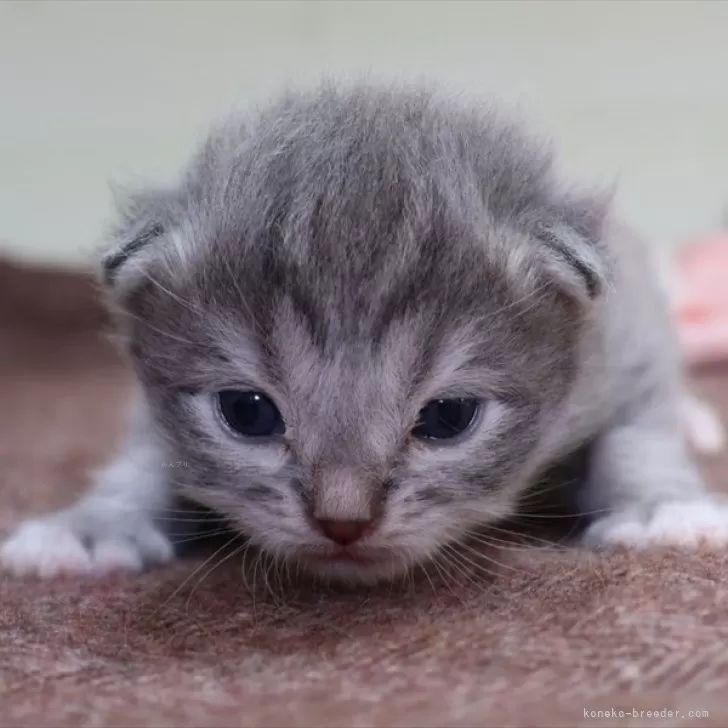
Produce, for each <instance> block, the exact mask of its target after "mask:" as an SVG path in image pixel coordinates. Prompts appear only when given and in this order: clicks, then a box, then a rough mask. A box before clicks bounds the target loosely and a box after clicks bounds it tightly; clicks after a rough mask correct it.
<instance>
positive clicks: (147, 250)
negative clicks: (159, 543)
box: [104, 86, 702, 579]
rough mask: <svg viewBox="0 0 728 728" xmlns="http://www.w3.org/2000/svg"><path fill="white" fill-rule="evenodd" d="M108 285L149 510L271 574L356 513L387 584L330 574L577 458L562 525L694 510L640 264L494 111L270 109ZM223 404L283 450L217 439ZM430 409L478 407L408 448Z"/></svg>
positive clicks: (231, 141)
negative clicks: (148, 446)
mask: <svg viewBox="0 0 728 728" xmlns="http://www.w3.org/2000/svg"><path fill="white" fill-rule="evenodd" d="M104 268H105V278H106V281H107V285H108V291H109V296H110V298H111V300H112V301H113V303H114V305H115V307H116V310H117V313H118V317H119V323H120V327H121V329H122V330H123V332H124V333H125V336H126V341H127V348H128V352H129V355H130V359H131V361H132V363H133V365H134V367H135V370H136V373H137V375H138V379H139V382H140V385H141V391H142V392H143V395H144V400H145V404H143V405H140V407H141V408H142V409H143V411H144V413H145V414H144V416H143V417H142V419H144V420H145V421H146V422H148V423H151V425H152V428H153V431H154V432H155V436H156V437H157V438H158V439H159V443H160V444H159V453H160V455H159V456H160V459H162V458H163V459H167V460H170V461H183V462H184V463H185V464H186V465H185V467H182V468H175V469H170V470H168V471H165V474H164V475H165V481H166V485H165V488H166V489H167V490H166V492H167V493H168V494H169V497H171V496H172V494H174V493H181V494H184V495H185V496H187V497H190V498H192V499H194V500H197V501H199V502H201V503H203V504H205V505H206V506H209V507H211V508H213V509H215V510H218V511H221V512H222V513H224V514H225V515H226V516H227V517H228V518H230V520H232V521H233V522H234V523H236V524H237V525H238V526H239V528H240V529H241V530H242V531H243V532H244V533H245V534H246V535H247V536H249V537H250V539H251V540H252V541H253V542H255V543H257V544H259V545H260V546H262V547H263V548H265V549H268V550H269V551H271V552H272V553H275V554H277V555H278V556H279V557H283V558H292V559H299V558H302V557H305V555H306V554H307V553H315V552H325V551H326V549H327V548H329V545H327V543H326V542H325V540H323V538H322V536H321V535H320V534H318V533H317V532H315V529H314V528H313V527H312V526H311V524H310V522H309V520H308V519H309V515H310V514H314V515H316V516H317V517H319V518H327V519H339V520H344V519H354V520H356V519H366V518H371V517H374V516H377V517H378V518H379V521H378V524H377V527H376V528H375V529H374V531H373V532H372V534H371V535H370V536H368V537H367V539H365V541H364V546H363V547H367V546H368V547H371V549H372V550H373V551H374V552H376V553H378V554H387V555H388V557H387V561H386V565H385V566H382V567H378V568H377V569H374V570H373V569H370V568H368V567H366V568H365V567H355V566H353V565H352V566H346V567H345V566H343V565H341V564H338V565H337V564H332V565H330V566H329V567H326V568H327V573H331V574H333V575H335V576H336V575H338V576H344V577H351V578H362V579H366V578H374V577H380V576H386V575H389V574H391V573H395V572H397V571H398V570H400V569H401V568H403V567H406V566H408V565H410V564H412V563H415V562H420V561H424V560H426V559H428V558H429V557H431V556H433V555H434V554H435V553H436V552H437V551H438V549H440V548H441V547H442V546H443V544H446V543H448V542H450V541H453V540H457V539H459V538H462V537H463V536H464V535H465V534H466V533H467V532H468V531H469V530H472V529H474V528H477V527H479V526H481V525H483V524H487V523H490V522H492V521H494V520H496V519H498V518H500V517H502V516H504V515H508V514H510V513H511V512H512V511H513V508H514V507H515V504H516V502H517V500H518V497H519V495H520V494H522V493H523V491H524V489H525V488H526V487H528V486H529V484H531V483H532V482H533V481H534V479H535V478H537V477H538V475H539V473H541V472H543V471H544V470H546V469H548V468H549V467H551V466H552V465H554V464H555V463H557V462H558V461H559V460H561V459H564V458H567V457H568V456H569V455H570V454H571V453H573V452H574V451H575V450H577V449H578V448H580V447H581V446H582V445H584V444H585V443H586V444H589V445H590V446H591V449H592V451H593V454H594V455H593V471H592V474H591V478H589V479H587V481H586V482H585V483H583V484H582V486H581V489H580V490H579V492H578V493H577V494H576V497H577V500H578V503H579V505H580V507H581V508H582V509H584V510H594V509H597V510H599V511H604V512H605V513H607V514H612V515H613V514H615V513H616V514H622V513H627V512H630V513H631V512H636V511H635V509H637V510H639V512H640V513H643V512H645V513H646V512H648V511H649V510H650V509H651V508H653V507H654V506H655V505H656V504H658V503H660V502H662V501H664V500H665V499H672V498H688V497H692V496H695V495H696V494H699V493H700V492H701V487H702V486H701V483H700V480H699V478H698V476H697V474H696V473H695V470H694V468H693V466H692V465H691V464H690V462H689V460H688V458H687V456H686V454H685V452H684V446H683V443H682V437H681V434H680V430H679V422H678V418H677V398H678V397H679V390H680V372H679V368H678V365H677V362H676V357H675V354H674V347H673V341H672V332H671V329H670V324H669V320H668V316H667V313H666V307H665V306H664V302H663V300H662V297H661V294H660V292H659V287H658V286H657V284H656V283H654V282H653V276H652V273H651V271H650V266H649V261H648V259H647V256H646V252H645V249H644V247H643V245H642V244H641V243H640V241H638V240H637V239H635V237H634V236H633V235H632V234H631V233H630V232H629V230H627V229H625V228H623V227H622V226H621V225H620V224H619V223H618V222H616V220H615V219H614V216H613V214H612V213H611V210H610V208H609V204H608V203H607V201H606V200H605V198H604V197H603V196H597V197H594V196H591V195H574V194H572V193H571V192H570V191H567V190H565V189H564V188H563V187H562V186H561V185H560V184H559V183H558V181H557V179H556V178H555V174H554V171H553V164H552V160H551V155H550V153H549V152H548V150H545V149H544V148H543V147H542V145H540V144H538V143H536V142H534V141H532V140H530V139H529V138H528V137H526V136H524V134H523V132H522V131H521V130H520V129H519V128H518V127H517V126H516V125H514V124H512V123H510V122H508V121H506V120H504V119H501V118H500V117H499V116H498V115H497V114H495V113H493V112H492V111H490V110H483V109H481V108H479V107H476V106H468V105H466V104H462V103H455V102H454V101H453V100H451V99H447V98H445V97H444V96H442V95H441V94H439V93H436V92H432V91H430V90H422V89H415V90H412V89H402V88H387V89H383V88H370V87H365V86H357V87H353V88H344V89H341V88H336V87H334V86H323V87H321V88H320V89H318V90H317V91H315V92H312V93H302V94H289V95H288V96H286V97H285V98H283V99H282V100H281V101H280V102H279V103H277V104H275V105H273V106H272V107H270V108H268V109H267V110H264V111H263V112H261V113H259V114H258V115H251V117H250V118H248V119H245V120H240V119H234V120H231V121H228V122H227V123H226V124H224V125H222V126H221V127H220V128H219V129H218V130H216V131H215V132H214V133H213V134H212V135H211V136H210V138H209V140H208V141H207V142H206V144H205V145H204V147H203V148H202V150H201V151H200V152H199V153H198V155H197V156H196V157H195V158H194V160H193V161H192V163H191V164H190V166H189V167H188V169H187V171H186V173H185V175H184V176H183V178H182V180H181V182H180V184H179V186H178V187H176V188H174V189H171V190H163V191H156V192H153V193H145V194H142V195H139V196H138V197H137V198H136V199H134V200H132V201H131V203H130V204H129V205H128V206H127V207H126V209H125V212H124V215H123V219H122V222H121V224H120V225H119V227H118V228H117V229H116V230H115V231H114V241H113V244H112V246H111V249H110V252H109V253H108V255H107V256H106V258H105V261H104ZM227 388H249V389H256V390H261V391H264V392H266V393H268V395H269V396H271V397H272V398H273V400H274V401H275V402H276V403H277V405H278V407H279V409H280V410H281V412H282V414H283V417H284V419H285V421H286V425H287V433H286V436H285V440H284V442H282V443H273V442H272V443H268V444H251V443H249V442H244V441H242V440H241V439H239V438H235V437H233V436H232V435H230V434H229V433H228V432H227V431H226V430H225V428H224V427H222V426H221V424H220V422H219V421H218V419H217V418H216V415H215V410H214V407H213V405H212V395H213V393H215V392H216V391H218V390H221V389H227ZM442 396H473V397H478V398H481V399H482V400H483V401H485V402H486V403H487V404H486V406H485V408H484V410H483V412H482V417H481V421H480V422H479V423H478V425H477V427H476V428H475V430H474V431H473V432H472V433H471V434H470V435H469V436H468V437H466V438H463V439H461V440H459V441H457V442H453V443H450V444H440V445H426V444H422V443H420V442H416V441H414V440H413V439H412V438H411V437H410V436H409V435H408V433H409V430H410V429H411V428H412V427H413V426H414V423H415V421H416V417H417V413H418V411H419V410H420V409H421V408H422V407H423V406H424V404H425V403H426V402H427V401H428V400H429V399H432V398H436V397H442ZM123 457H126V455H122V458H123ZM130 487H131V486H130ZM155 487H157V486H156V485H155ZM304 562H305V559H304ZM312 568H314V567H313V565H312ZM319 568H323V567H319Z"/></svg>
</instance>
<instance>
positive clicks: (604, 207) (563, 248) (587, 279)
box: [534, 195, 611, 305]
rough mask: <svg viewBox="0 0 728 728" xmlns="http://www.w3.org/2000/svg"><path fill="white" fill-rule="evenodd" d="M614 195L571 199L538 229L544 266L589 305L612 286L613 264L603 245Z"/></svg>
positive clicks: (555, 279)
mask: <svg viewBox="0 0 728 728" xmlns="http://www.w3.org/2000/svg"><path fill="white" fill-rule="evenodd" d="M610 203H611V195H609V196H608V197H607V196H606V195H603V196H600V197H597V198H589V199H581V200H575V199H569V200H567V201H564V202H563V203H562V204H561V205H560V209H558V210H555V212H554V215H553V216H551V217H550V219H547V220H542V221H540V222H538V223H537V224H536V226H535V230H534V235H535V237H536V239H537V241H538V243H539V252H540V257H541V261H542V265H543V266H544V267H545V269H546V272H547V274H548V275H549V277H550V278H551V279H552V280H553V281H555V282H556V284H557V285H558V286H559V287H560V288H561V289H562V290H563V291H564V292H565V293H566V294H567V295H569V296H570V297H572V298H574V299H576V300H577V302H579V303H580V304H583V305H587V304H588V303H589V302H590V301H592V300H594V299H595V298H597V297H598V296H599V295H600V294H601V293H602V291H603V290H604V289H605V287H606V286H607V285H608V283H609V278H610V261H609V256H608V251H607V250H606V246H605V245H604V243H603V236H604V225H605V220H606V217H607V214H608V211H609V206H610Z"/></svg>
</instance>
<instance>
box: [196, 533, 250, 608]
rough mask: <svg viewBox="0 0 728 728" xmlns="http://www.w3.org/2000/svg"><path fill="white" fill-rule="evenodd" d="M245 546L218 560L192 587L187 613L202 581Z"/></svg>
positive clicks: (242, 545) (243, 545)
mask: <svg viewBox="0 0 728 728" xmlns="http://www.w3.org/2000/svg"><path fill="white" fill-rule="evenodd" d="M244 548H245V544H241V545H240V546H238V547H237V548H234V549H233V550H232V551H231V552H230V553H229V554H227V556H223V558H222V559H220V561H218V562H217V563H216V564H214V565H213V566H211V567H210V568H209V569H208V570H207V571H206V572H205V573H204V574H203V575H202V576H201V577H200V578H199V579H198V580H197V583H196V584H195V586H193V587H192V591H190V593H189V594H188V596H187V601H186V602H185V613H187V612H188V611H189V608H190V600H191V599H192V596H193V594H194V593H195V591H197V589H198V588H199V587H200V585H201V584H202V582H203V581H204V580H205V579H207V577H208V576H210V574H212V572H213V571H215V569H217V568H219V567H220V566H222V565H223V564H224V563H225V562H226V561H229V560H230V559H232V558H233V556H237V555H238V554H240V553H241V552H242V550H243V549H244Z"/></svg>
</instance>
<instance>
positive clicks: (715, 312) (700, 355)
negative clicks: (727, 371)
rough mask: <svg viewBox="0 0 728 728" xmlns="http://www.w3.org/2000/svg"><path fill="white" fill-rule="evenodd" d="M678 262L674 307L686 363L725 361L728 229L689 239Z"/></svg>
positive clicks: (727, 344) (727, 354)
mask: <svg viewBox="0 0 728 728" xmlns="http://www.w3.org/2000/svg"><path fill="white" fill-rule="evenodd" d="M677 266H678V270H677V274H678V286H679V291H678V292H677V293H678V295H677V300H676V301H675V309H676V313H677V316H678V322H679V333H680V341H681V344H682V347H683V351H684V355H685V358H686V361H687V363H688V364H689V365H701V364H715V363H718V362H723V361H728V233H719V234H715V235H711V236H708V237H706V238H700V239H698V240H696V241H694V242H691V243H688V245H686V246H685V247H684V249H683V250H681V251H680V253H679V254H678V258H677Z"/></svg>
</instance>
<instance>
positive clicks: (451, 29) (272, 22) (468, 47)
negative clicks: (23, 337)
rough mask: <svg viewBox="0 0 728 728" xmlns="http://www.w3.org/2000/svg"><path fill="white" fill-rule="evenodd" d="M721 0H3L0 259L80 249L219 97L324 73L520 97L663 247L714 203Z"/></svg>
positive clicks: (725, 80) (61, 255)
mask: <svg viewBox="0 0 728 728" xmlns="http://www.w3.org/2000/svg"><path fill="white" fill-rule="evenodd" d="M727 38H728V2H722V1H720V0H716V1H707V2H700V1H699V0H694V1H692V2H691V1H687V2H660V1H657V0H644V1H642V2H640V1H638V0H634V1H632V2H620V1H618V0H613V1H609V2H597V1H596V0H583V1H582V2H579V1H578V0H566V1H565V2H550V1H548V0H540V1H539V0H535V1H533V2H520V1H518V0H506V1H504V2H474V1H473V2H457V1H456V0H445V1H443V2H434V1H431V2H419V1H416V0H407V1H404V2H385V1H382V0H380V1H376V0H369V1H368V2H347V1H346V0H338V1H331V2H304V1H298V2H275V1H273V0H269V1H268V2H210V1H208V2H202V1H200V2H174V1H172V0H161V1H158V2H143V1H136V2H130V1H128V0H127V1H126V2H110V1H109V0H106V1H101V0H97V1H96V2H93V1H90V0H89V1H85V2H61V1H59V0H54V1H52V2H27V1H26V2H22V1H21V2H8V1H5V2H0V105H1V106H0V253H2V252H8V251H9V252H11V253H13V254H16V255H22V256H25V257H27V258H32V259H44V260H53V261H58V262H67V263H70V262H74V261H79V260H82V259H83V257H84V256H86V255H88V253H89V251H90V250H91V249H92V248H93V246H94V244H95V243H96V242H97V240H98V238H99V235H100V233H101V231H102V225H103V222H104V219H105V217H106V215H107V213H108V205H109V193H108V187H107V183H108V181H110V180H120V181H124V182H128V181H129V180H134V179H146V178H151V179H160V180H164V179H167V178H168V177H169V176H170V175H172V174H173V173H174V171H175V170H176V169H177V168H178V166H179V164H180V163H181V162H182V161H183V160H184V158H185V156H186V155H187V154H188V153H189V151H190V149H191V146H192V145H193V143H194V142H195V140H196V139H197V138H199V135H200V134H201V133H202V131H203V130H204V128H205V126H206V124H207V123H208V122H209V121H210V120H211V119H212V118H213V117H214V116H215V115H216V114H218V113H221V112H223V111H225V110H226V109H227V108H228V107H229V105H230V104H232V103H246V102H249V101H251V100H253V99H261V98H265V97H266V96H268V95H270V94H271V93H274V92H275V91H276V89H278V88H280V87H281V86H282V85H283V84H285V83H289V82H295V83H308V82H312V81H315V80H316V79H317V78H319V77H320V75H321V74H322V73H334V74H337V75H339V74H357V73H360V72H369V73H370V74H372V75H374V76H384V77H400V78H401V77H412V76H415V77H416V76H418V75H422V76H425V77H435V78H440V79H442V80H444V81H445V82H447V83H448V84H450V85H452V86H453V87H455V88H462V89H465V90H469V91H475V92H479V93H490V94H496V95H497V96H499V97H501V98H503V99H504V100H505V101H507V102H509V103H515V104H518V105H520V106H521V107H522V109H523V110H525V111H526V112H527V113H529V115H530V116H531V117H533V120H534V122H535V125H536V127H537V128H538V129H540V130H543V131H546V132H547V133H551V134H552V135H553V136H555V137H556V139H557V141H558V142H559V143H560V145H561V148H562V150H563V158H564V161H565V165H566V167H567V168H568V169H569V170H571V171H573V172H574V173H576V174H578V175H579V176H580V177H584V178H587V179H596V180H598V181H604V182H610V181H612V180H614V179H617V180H618V182H619V185H620V194H619V203H620V205H621V206H622V208H623V209H624V211H625V213H626V214H628V215H629V216H630V217H631V218H632V219H633V220H634V221H635V222H636V223H637V225H638V226H639V227H641V228H642V229H643V230H644V231H645V232H647V233H648V234H650V235H652V236H653V237H655V238H656V239H658V240H660V241H661V242H663V243H665V244H669V245H674V244H676V243H677V242H679V241H680V240H682V239H684V238H685V237H686V236H691V235H693V234H695V233H700V232H702V231H705V230H710V229H711V228H714V227H715V226H716V225H718V224H719V222H720V220H721V217H722V214H723V212H724V210H725V208H726V206H728V40H727Z"/></svg>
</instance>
